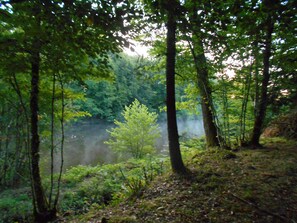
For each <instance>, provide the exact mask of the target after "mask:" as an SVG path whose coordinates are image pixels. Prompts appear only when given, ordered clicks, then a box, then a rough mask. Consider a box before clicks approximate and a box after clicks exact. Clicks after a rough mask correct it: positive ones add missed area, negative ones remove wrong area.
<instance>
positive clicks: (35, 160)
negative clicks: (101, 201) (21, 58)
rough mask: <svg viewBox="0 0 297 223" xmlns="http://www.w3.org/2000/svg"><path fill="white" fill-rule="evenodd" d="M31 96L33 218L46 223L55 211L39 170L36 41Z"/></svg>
mask: <svg viewBox="0 0 297 223" xmlns="http://www.w3.org/2000/svg"><path fill="white" fill-rule="evenodd" d="M31 66H32V70H31V95H30V110H31V173H32V181H33V182H32V184H33V193H34V195H35V199H36V208H35V210H34V216H35V221H36V222H47V221H49V220H51V219H53V218H54V217H55V215H56V210H49V206H48V203H47V200H46V197H45V193H44V189H43V187H42V182H41V175H40V168H39V159H40V157H39V152H40V147H39V145H40V141H39V132H38V110H39V108H38V96H39V89H38V88H39V69H40V53H39V46H38V41H36V46H35V47H34V49H33V52H32V61H31Z"/></svg>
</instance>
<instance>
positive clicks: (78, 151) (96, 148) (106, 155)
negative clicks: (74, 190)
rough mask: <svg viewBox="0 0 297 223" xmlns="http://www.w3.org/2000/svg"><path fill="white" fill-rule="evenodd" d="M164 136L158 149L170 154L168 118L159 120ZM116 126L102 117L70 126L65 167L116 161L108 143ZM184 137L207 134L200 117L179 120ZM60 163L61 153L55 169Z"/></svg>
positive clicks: (65, 146) (159, 141)
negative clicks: (111, 131) (109, 130)
mask: <svg viewBox="0 0 297 223" xmlns="http://www.w3.org/2000/svg"><path fill="white" fill-rule="evenodd" d="M159 126H160V129H161V137H160V138H159V139H158V140H157V143H156V147H157V151H158V152H162V153H168V138H167V137H168V136H167V123H166V121H163V122H160V123H159ZM113 127H114V125H113V124H111V123H107V122H105V121H102V120H90V121H84V122H79V123H75V124H73V125H71V126H67V128H66V131H65V144H64V170H65V169H68V168H69V167H71V166H77V165H97V164H98V163H101V164H103V163H115V162H116V161H117V156H116V154H114V153H113V152H112V151H111V150H110V149H109V147H108V145H106V144H104V142H105V141H107V140H108V138H109V134H108V132H107V131H106V130H107V129H111V128H113ZM178 131H179V135H180V136H184V137H199V136H202V135H203V134H204V130H203V124H202V121H201V120H200V119H197V118H191V119H190V118H188V119H179V120H178ZM59 165H60V155H59V154H58V153H57V154H56V155H55V171H58V168H59Z"/></svg>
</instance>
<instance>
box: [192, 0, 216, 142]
mask: <svg viewBox="0 0 297 223" xmlns="http://www.w3.org/2000/svg"><path fill="white" fill-rule="evenodd" d="M198 4H199V3H198V2H194V3H193V5H192V8H191V9H190V10H191V13H190V14H189V16H190V21H191V22H190V24H189V23H188V27H189V29H190V31H191V34H192V37H188V42H189V46H190V50H191V53H192V56H193V59H194V64H195V68H196V73H197V87H198V89H199V91H200V96H201V108H202V117H203V126H204V132H205V139H206V146H207V147H217V146H220V134H219V129H218V126H217V125H216V122H215V117H214V112H213V104H212V95H211V88H210V85H209V75H208V68H207V60H206V57H205V52H204V46H203V42H202V37H201V31H200V29H201V23H202V21H201V19H200V18H198V15H197V11H198Z"/></svg>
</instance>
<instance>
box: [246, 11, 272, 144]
mask: <svg viewBox="0 0 297 223" xmlns="http://www.w3.org/2000/svg"><path fill="white" fill-rule="evenodd" d="M266 27H267V30H266V37H265V49H264V54H263V65H264V69H263V79H262V86H261V95H260V98H259V104H258V106H257V107H256V117H255V122H254V128H253V133H252V137H251V140H250V145H252V146H259V145H260V142H259V141H260V136H261V130H262V127H263V122H264V119H265V114H266V108H267V100H268V97H267V88H268V83H269V79H270V72H269V67H270V56H271V43H272V33H273V28H274V22H273V19H272V15H271V14H270V13H269V14H268V18H267V22H266Z"/></svg>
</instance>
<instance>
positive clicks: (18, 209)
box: [0, 190, 32, 223]
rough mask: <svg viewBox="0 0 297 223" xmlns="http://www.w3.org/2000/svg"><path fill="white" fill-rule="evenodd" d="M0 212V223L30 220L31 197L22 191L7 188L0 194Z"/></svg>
mask: <svg viewBox="0 0 297 223" xmlns="http://www.w3.org/2000/svg"><path fill="white" fill-rule="evenodd" d="M0 213H1V215H0V223H6V222H31V221H32V219H31V217H32V201H31V198H29V196H28V195H27V194H26V193H24V191H13V190H7V191H5V192H3V193H2V194H1V195H0Z"/></svg>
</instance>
